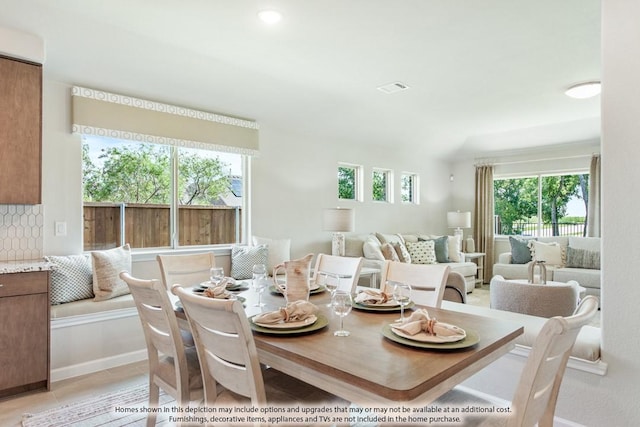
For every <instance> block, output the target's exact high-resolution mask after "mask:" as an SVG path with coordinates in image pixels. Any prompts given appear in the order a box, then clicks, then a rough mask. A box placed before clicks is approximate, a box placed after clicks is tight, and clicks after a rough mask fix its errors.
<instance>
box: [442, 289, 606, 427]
mask: <svg viewBox="0 0 640 427" xmlns="http://www.w3.org/2000/svg"><path fill="white" fill-rule="evenodd" d="M597 311H598V299H597V298H596V297H594V296H592V295H589V296H587V297H585V298H584V299H583V300H582V301H581V302H580V305H579V306H578V308H577V309H576V311H575V313H574V314H573V315H572V316H568V317H560V316H558V317H552V318H550V319H549V320H547V321H546V322H545V324H544V326H543V327H542V329H541V330H540V333H539V334H538V336H537V338H536V340H535V341H534V343H533V346H532V347H531V351H530V353H529V358H528V359H527V362H526V364H525V366H524V369H523V371H522V374H521V376H520V381H519V383H518V386H517V388H516V391H515V394H514V397H513V401H512V404H511V413H510V414H509V415H508V416H500V415H497V416H490V415H487V414H483V415H482V416H478V417H479V418H480V420H479V421H480V422H481V424H474V425H485V426H487V425H488V426H494V425H503V426H508V427H533V426H535V425H538V426H540V427H552V426H553V416H554V413H555V410H556V401H557V399H558V392H559V390H560V384H561V383H562V378H563V376H564V371H565V368H566V366H567V361H568V360H569V356H570V354H571V349H572V347H573V345H574V343H575V341H576V338H577V336H578V333H579V332H580V329H581V328H582V327H583V326H584V325H586V324H588V323H589V322H590V321H591V319H593V316H595V314H596V312H597ZM482 400H483V399H481V398H478V397H477V396H476V395H475V394H473V393H472V392H471V391H462V390H460V389H459V388H454V389H453V390H452V391H450V392H448V393H447V394H445V395H443V396H442V397H441V398H440V399H438V400H437V401H436V402H434V404H435V405H447V406H453V405H455V406H467V405H469V404H478V403H479V402H482ZM482 403H484V404H489V402H487V401H486V400H485V401H484V402H482ZM470 421H471V422H472V420H470Z"/></svg>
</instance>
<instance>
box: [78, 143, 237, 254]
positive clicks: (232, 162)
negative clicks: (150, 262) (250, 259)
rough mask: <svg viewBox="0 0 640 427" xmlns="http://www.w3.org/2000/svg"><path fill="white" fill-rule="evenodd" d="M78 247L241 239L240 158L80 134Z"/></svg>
mask: <svg viewBox="0 0 640 427" xmlns="http://www.w3.org/2000/svg"><path fill="white" fill-rule="evenodd" d="M82 154H83V159H82V160H83V184H84V187H83V201H84V203H83V211H84V250H87V251H88V250H95V249H105V248H111V247H116V246H119V245H121V244H123V243H129V244H130V245H131V247H132V248H175V247H180V246H198V245H213V244H230V243H237V242H240V241H241V235H240V234H241V233H240V230H241V224H242V223H243V218H242V215H243V209H242V206H243V198H242V195H243V192H242V189H243V188H244V184H243V180H242V164H243V161H244V159H243V156H241V155H239V154H229V153H221V152H214V151H209V150H200V149H193V148H184V147H174V146H165V145H159V144H148V143H137V142H133V141H124V140H117V139H109V138H101V137H96V136H85V137H83V145H82Z"/></svg>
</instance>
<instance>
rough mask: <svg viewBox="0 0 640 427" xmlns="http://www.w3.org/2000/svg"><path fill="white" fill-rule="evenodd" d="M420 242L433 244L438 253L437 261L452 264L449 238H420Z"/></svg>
mask: <svg viewBox="0 0 640 427" xmlns="http://www.w3.org/2000/svg"><path fill="white" fill-rule="evenodd" d="M418 241H424V242H429V241H431V242H433V243H434V248H435V251H436V260H437V261H438V262H451V261H450V260H449V236H442V237H438V238H437V239H423V238H419V239H418Z"/></svg>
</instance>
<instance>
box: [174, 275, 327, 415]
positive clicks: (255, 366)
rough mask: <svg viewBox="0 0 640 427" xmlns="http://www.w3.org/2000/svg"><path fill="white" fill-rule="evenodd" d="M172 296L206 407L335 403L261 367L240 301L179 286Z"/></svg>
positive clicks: (299, 382) (307, 386) (312, 389)
mask: <svg viewBox="0 0 640 427" xmlns="http://www.w3.org/2000/svg"><path fill="white" fill-rule="evenodd" d="M172 291H173V293H174V294H175V295H177V296H178V298H180V302H181V303H182V307H183V308H184V312H185V314H186V316H187V319H188V320H189V324H190V325H191V329H192V331H193V338H194V341H195V343H196V348H197V350H198V356H199V360H200V367H201V371H202V374H203V381H204V396H205V397H204V400H205V404H206V405H207V406H209V407H213V406H214V405H216V406H220V405H229V406H234V405H238V404H246V401H245V402H243V399H242V398H243V397H244V398H248V399H250V400H251V404H252V405H254V406H264V405H266V404H273V403H276V402H282V403H287V402H288V403H290V402H292V401H295V402H296V404H300V403H301V402H309V403H310V402H313V403H322V402H335V403H338V401H336V399H337V398H336V397H335V396H333V395H331V394H329V393H326V392H324V391H322V390H320V389H318V388H316V387H313V386H311V385H309V384H307V383H304V382H302V381H300V380H298V379H296V378H293V377H291V376H289V375H286V374H284V373H282V372H279V371H276V370H275V369H265V370H263V369H262V368H261V365H260V362H259V360H258V353H257V350H256V346H255V342H254V340H253V334H252V332H251V327H250V325H249V320H248V319H247V316H246V314H245V312H244V308H243V307H242V303H241V302H239V301H238V300H226V299H215V298H206V297H203V296H200V295H196V294H194V293H193V292H189V290H188V289H185V288H183V287H181V286H179V285H175V286H174V287H173V288H172ZM265 378H268V381H265ZM287 390H288V391H287Z"/></svg>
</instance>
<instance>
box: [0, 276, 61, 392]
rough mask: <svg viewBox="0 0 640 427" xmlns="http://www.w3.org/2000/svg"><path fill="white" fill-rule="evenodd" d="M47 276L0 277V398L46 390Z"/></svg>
mask: <svg viewBox="0 0 640 427" xmlns="http://www.w3.org/2000/svg"><path fill="white" fill-rule="evenodd" d="M49 311H50V306H49V272H47V271H36V272H29V273H10V274H0V366H2V369H0V397H4V396H8V395H11V394H16V393H20V392H23V391H27V390H34V389H38V388H46V389H47V390H48V389H49V382H50V369H49V367H50V361H49V357H50V356H49V354H50V352H49V348H50V346H49V339H50V333H49V330H50V327H49V323H50V322H49Z"/></svg>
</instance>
